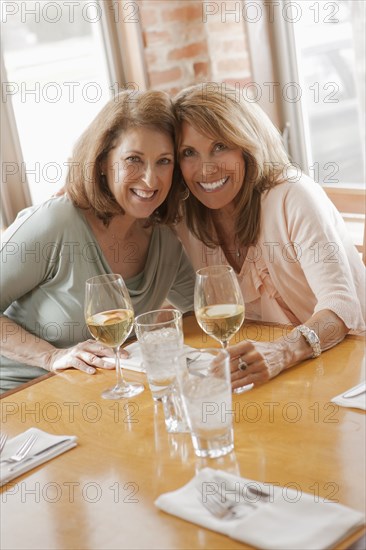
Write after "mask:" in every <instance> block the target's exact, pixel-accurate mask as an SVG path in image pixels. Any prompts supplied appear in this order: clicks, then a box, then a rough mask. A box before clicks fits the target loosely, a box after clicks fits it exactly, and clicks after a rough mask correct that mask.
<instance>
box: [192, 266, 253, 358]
mask: <svg viewBox="0 0 366 550" xmlns="http://www.w3.org/2000/svg"><path fill="white" fill-rule="evenodd" d="M194 311H195V314H196V318H197V321H198V324H199V325H200V327H201V328H202V330H203V331H204V332H206V334H208V335H209V336H212V337H213V338H215V339H216V340H218V341H219V342H220V343H221V345H222V347H223V348H226V347H227V345H228V342H229V340H230V338H231V337H232V336H233V335H234V334H235V333H236V332H237V331H238V330H239V329H240V327H241V325H242V323H243V321H244V312H245V306H244V299H243V296H242V293H241V290H240V287H239V283H238V280H237V278H236V275H235V273H234V270H233V268H232V267H230V266H228V265H213V266H209V267H204V268H202V269H199V270H198V271H197V272H196V284H195V288H194Z"/></svg>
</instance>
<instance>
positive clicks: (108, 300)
mask: <svg viewBox="0 0 366 550" xmlns="http://www.w3.org/2000/svg"><path fill="white" fill-rule="evenodd" d="M85 319H86V324H87V326H88V329H89V332H90V334H91V335H92V336H93V338H95V340H98V341H99V342H101V343H102V344H104V345H105V346H107V347H109V348H112V349H113V351H114V354H115V359H116V374H117V383H116V385H115V386H113V387H112V388H109V389H108V390H106V391H104V392H103V393H102V397H103V398H104V399H121V398H123V397H133V396H134V395H138V394H139V393H141V392H142V391H143V390H144V386H143V385H142V384H127V383H126V382H125V380H124V379H123V375H122V369H121V364H120V356H119V350H120V347H121V345H122V344H123V342H124V341H125V340H126V338H127V337H128V336H129V334H130V333H131V331H132V327H133V319H134V313H133V307H132V303H131V298H130V296H129V294H128V290H127V288H126V285H125V283H124V281H123V279H122V277H121V275H117V274H114V273H112V274H106V275H99V276H97V277H92V278H91V279H88V280H87V281H86V288H85Z"/></svg>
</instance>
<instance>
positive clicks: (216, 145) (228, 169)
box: [179, 122, 245, 210]
mask: <svg viewBox="0 0 366 550" xmlns="http://www.w3.org/2000/svg"><path fill="white" fill-rule="evenodd" d="M179 164H180V168H181V171H182V174H183V178H184V181H185V182H186V184H187V186H188V187H189V190H190V191H191V193H192V194H193V195H194V196H195V197H196V198H197V199H198V200H199V201H200V202H201V203H202V204H204V205H205V206H206V207H207V208H211V209H213V210H217V209H219V208H225V207H227V206H229V205H231V204H232V203H233V201H234V199H235V197H236V195H237V194H238V192H239V190H240V189H241V186H242V184H243V181H244V175H245V162H244V158H243V154H242V151H241V149H239V148H238V147H236V148H233V147H229V146H228V145H226V144H225V143H223V141H222V140H220V139H212V137H208V136H205V135H203V134H201V133H200V132H198V131H197V130H196V129H195V128H194V127H193V126H191V125H190V124H188V123H187V122H183V125H182V139H181V145H180V147H179Z"/></svg>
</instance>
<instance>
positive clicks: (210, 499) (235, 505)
mask: <svg viewBox="0 0 366 550" xmlns="http://www.w3.org/2000/svg"><path fill="white" fill-rule="evenodd" d="M213 479H214V480H215V481H214V483H215V484H218V483H220V484H222V483H224V484H225V493H222V492H221V491H220V490H219V489H217V490H216V491H214V492H213V493H209V494H207V495H205V499H203V498H201V502H202V504H203V506H204V507H205V508H206V509H207V510H208V511H209V512H210V513H211V514H212V515H214V516H215V517H217V518H219V519H235V518H236V519H237V518H240V517H244V516H245V515H246V513H247V512H248V511H249V510H248V507H249V509H254V510H255V509H256V508H258V506H259V501H262V502H268V501H269V500H270V494H269V493H267V492H266V491H264V490H263V489H261V488H260V487H259V486H258V487H257V486H253V485H251V484H249V483H248V484H246V485H245V489H246V491H247V492H248V493H251V494H252V495H254V496H257V497H260V499H259V500H256V501H253V502H252V501H250V500H248V499H245V498H240V497H241V496H242V490H241V488H240V489H238V488H237V485H238V484H236V483H235V484H234V485H233V487H231V488H230V485H231V484H229V486H228V487H226V484H227V482H226V481H224V480H222V479H221V478H219V477H217V476H214V478H213ZM197 489H198V487H197ZM198 491H199V492H200V490H199V489H198ZM233 491H234V492H235V495H233ZM226 493H227V494H226ZM200 494H201V497H203V495H202V493H201V492H200ZM238 497H239V499H238Z"/></svg>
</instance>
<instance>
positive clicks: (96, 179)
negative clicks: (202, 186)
mask: <svg viewBox="0 0 366 550" xmlns="http://www.w3.org/2000/svg"><path fill="white" fill-rule="evenodd" d="M139 127H147V128H150V129H153V130H156V131H158V132H162V133H164V134H166V135H168V136H169V137H170V138H171V139H172V141H173V143H174V139H175V131H176V120H175V117H174V112H173V107H172V102H171V100H170V98H169V96H168V94H166V93H165V92H159V91H147V92H131V91H124V92H121V93H120V94H118V95H117V96H116V97H115V98H114V99H111V100H110V101H109V102H108V103H107V104H106V105H105V107H104V108H103V109H102V110H101V111H100V113H99V114H98V115H97V116H96V118H95V119H94V120H93V122H92V123H91V124H90V125H89V126H88V128H87V129H86V130H85V132H84V133H83V134H82V136H81V137H80V139H79V140H78V141H77V143H76V145H75V148H74V151H73V156H72V158H71V159H70V169H69V171H68V174H67V178H66V191H67V193H68V195H69V196H70V198H71V200H72V202H73V203H74V204H75V206H77V207H79V208H83V209H88V208H91V209H92V210H93V211H94V213H95V215H96V216H97V217H98V218H100V219H101V220H103V222H104V223H105V224H108V222H109V221H110V219H111V218H112V217H113V216H115V215H117V214H121V213H122V214H123V209H122V208H121V206H120V205H119V204H118V203H117V201H116V200H115V198H114V196H113V194H112V193H111V191H110V190H109V187H108V184H107V180H106V177H105V176H104V175H103V173H102V167H101V165H102V162H103V160H104V159H105V158H106V156H107V155H108V153H109V151H110V150H111V149H113V148H114V147H115V146H116V145H117V143H118V140H119V138H120V136H121V134H122V133H123V132H125V131H126V130H128V129H130V128H139ZM180 192H181V191H180V190H179V186H173V185H172V187H171V188H170V191H169V193H168V196H167V198H166V199H165V201H164V202H163V203H162V204H161V205H160V207H159V208H158V209H157V210H156V211H155V212H154V213H153V214H152V215H151V216H150V218H149V221H150V222H151V223H153V222H155V223H167V224H171V223H174V221H175V220H176V218H177V207H178V204H179V198H180V197H179V194H180Z"/></svg>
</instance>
